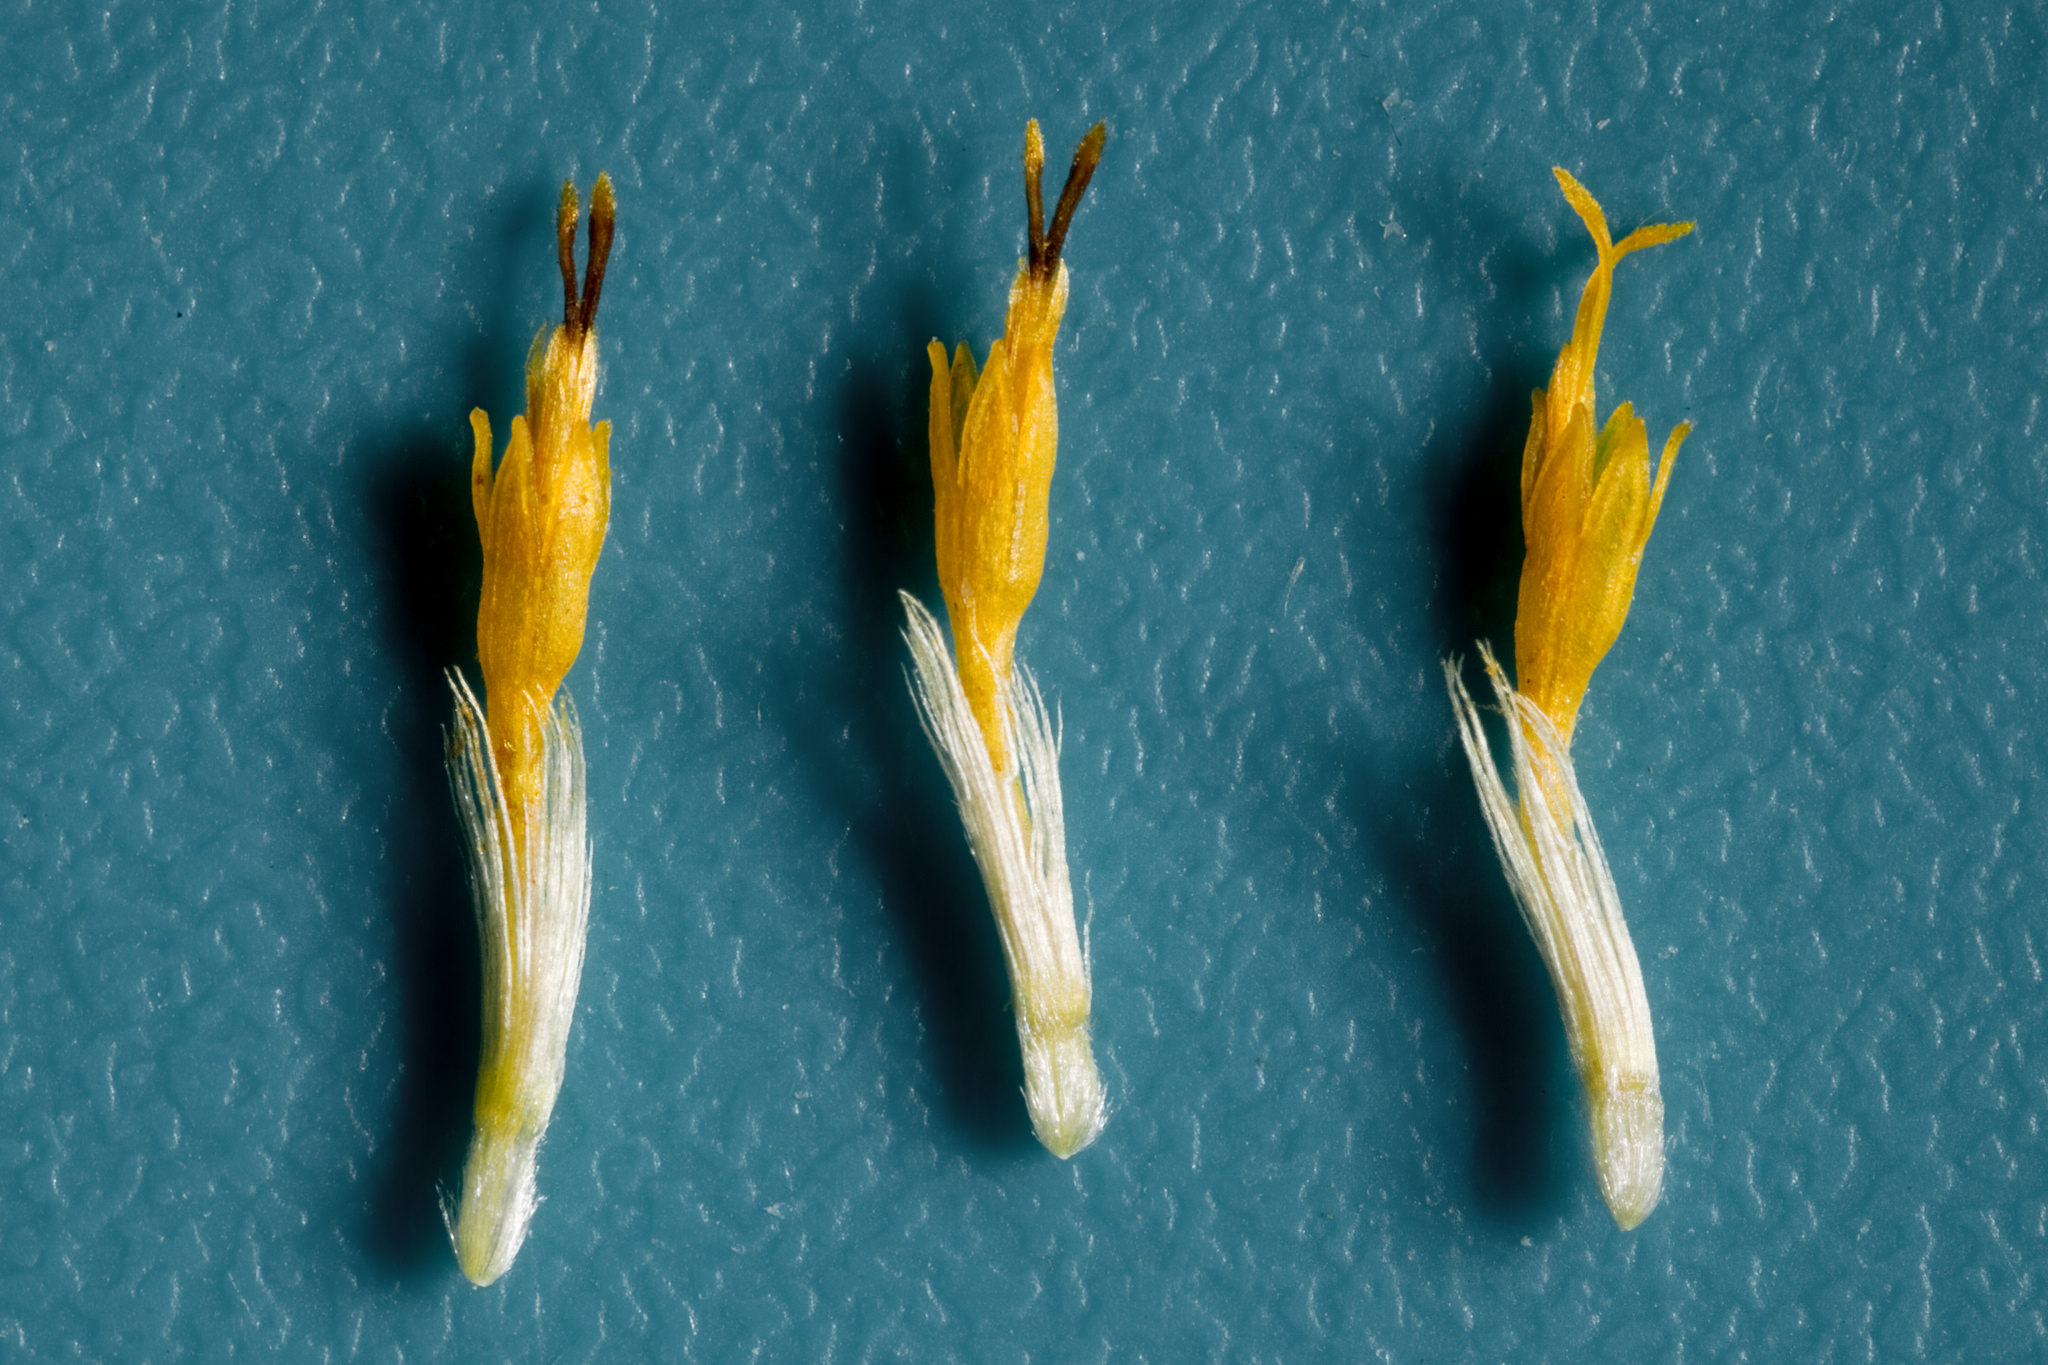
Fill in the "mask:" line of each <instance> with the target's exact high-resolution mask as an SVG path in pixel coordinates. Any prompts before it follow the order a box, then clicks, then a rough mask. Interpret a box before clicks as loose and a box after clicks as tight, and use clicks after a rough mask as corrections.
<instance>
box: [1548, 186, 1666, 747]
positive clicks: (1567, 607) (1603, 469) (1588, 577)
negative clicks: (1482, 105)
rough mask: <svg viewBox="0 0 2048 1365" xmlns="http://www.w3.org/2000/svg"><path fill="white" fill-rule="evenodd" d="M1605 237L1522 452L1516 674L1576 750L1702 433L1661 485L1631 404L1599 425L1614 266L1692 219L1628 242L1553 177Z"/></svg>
mask: <svg viewBox="0 0 2048 1365" xmlns="http://www.w3.org/2000/svg"><path fill="white" fill-rule="evenodd" d="M1553 174H1554V175H1556V176H1557V183H1558V184H1559V185H1561V186H1562V187H1563V188H1564V197H1565V198H1566V199H1567V200H1569V201H1570V202H1571V206H1572V207H1573V208H1574V209H1576V210H1577V211H1578V214H1579V217H1581V218H1583V219H1584V220H1585V223H1586V230H1587V231H1588V232H1590V233H1592V234H1593V244H1594V245H1595V246H1596V247H1598V248H1599V252H1600V259H1599V262H1598V263H1597V264H1596V265H1595V266H1594V267H1593V277H1592V278H1591V279H1589V280H1587V281H1586V288H1585V292H1584V293H1583V294H1581V295H1580V297H1579V314H1578V318H1577V320H1576V321H1575V323H1574V325H1573V327H1572V339H1571V340H1570V341H1568V342H1566V343H1565V347H1564V349H1563V350H1561V351H1559V352H1558V353H1557V364H1556V366H1555V367H1554V368H1553V369H1552V370H1551V372H1550V388H1549V389H1548V390H1547V391H1546V390H1543V389H1538V390H1537V391H1536V393H1535V395H1534V399H1533V406H1534V408H1535V414H1534V417H1533V419H1532V420H1531V421H1530V423H1529V441H1528V444H1527V445H1526V446H1525V447H1524V448H1523V451H1522V537H1523V539H1524V540H1525V541H1526V542H1527V544H1528V554H1527V556H1526V558H1524V559H1523V561H1522V590H1521V595H1520V599H1519V601H1518V602H1517V603H1516V611H1515V679H1516V682H1517V684H1518V686H1519V689H1520V691H1521V693H1522V695H1524V696H1526V697H1528V698H1530V699H1531V700H1533V701H1534V702H1535V703H1536V704H1537V705H1538V706H1540V707H1542V708H1543V713H1544V714H1545V715H1547V716H1549V717H1550V721H1551V724H1553V725H1555V726H1556V727H1557V732H1558V734H1560V735H1561V736H1563V737H1564V739H1565V741H1566V742H1567V743H1569V742H1570V740H1571V735H1572V729H1573V727H1574V725H1576V724H1577V722H1578V716H1579V706H1580V704H1581V703H1583V702H1584V701H1585V699H1586V684H1587V683H1588V682H1590V681H1591V680H1592V677H1593V670H1594V668H1595V667H1597V666H1598V665H1599V663H1600V660H1601V659H1603V658H1605V657H1606V655H1607V651H1608V650H1609V649H1611V648H1613V646H1614V642H1615V640H1616V639H1617V638H1619V636H1620V635H1621V623H1622V621H1623V620H1624V619H1626V618H1627V616H1628V605H1629V601H1630V599H1631V598H1633V597H1634V596H1635V590H1636V573H1637V571H1638V570H1639V569H1640V568H1641V567H1642V563H1643V547H1644V546H1645V545H1646V544H1648V543H1649V539H1650V528H1651V527H1652V526H1654V525H1655V524H1656V521H1657V509H1658V508H1659V507H1661V506H1663V504H1664V489H1665V488H1666V487H1667V486H1668V485H1669V484H1670V482H1671V464H1672V460H1673V458H1674V457H1676V456H1677V454H1678V447H1679V446H1680V445H1681V444H1682V443H1683V442H1684V440H1685V437H1686V433H1687V432H1689V431H1691V430H1692V428H1691V426H1690V425H1688V424H1686V423H1683V422H1681V423H1679V425H1678V427H1677V428H1676V429H1675V430H1674V431H1673V432H1672V433H1671V437H1670V439H1669V440H1667V441H1666V442H1665V443H1664V455H1663V458H1662V459H1661V460H1660V461H1659V462H1658V468H1657V473H1656V477H1655V480H1654V481H1653V480H1652V478H1651V473H1650V447H1649V441H1648V439H1647V438H1646V436H1645V434H1644V428H1643V420H1642V419H1641V418H1640V417H1638V416H1636V413H1635V409H1634V408H1633V407H1632V406H1631V405H1629V404H1627V403H1623V404H1622V405H1621V406H1620V407H1618V408H1616V409H1615V410H1614V413H1613V415H1612V416H1610V417H1609V418H1608V419H1607V425H1606V426H1604V427H1600V426H1597V425H1596V424H1595V421H1594V416H1593V365H1594V362H1595V361H1596V360H1597V359H1598V358H1599V352H1600V330H1601V327H1602V325H1603V324H1604V323H1605V322H1606V320H1607V301H1608V298H1609V296H1610V295H1611V294H1612V292H1613V289H1614V267H1615V264H1616V263H1617V262H1619V261H1620V260H1621V258H1622V257H1624V256H1626V255H1628V254H1629V253H1630V252H1632V251H1640V250H1642V249H1643V248H1644V247H1651V246H1658V245H1660V244H1662V243H1664V242H1669V241H1673V240H1675V239H1676V238H1679V237H1683V236H1684V235H1685V234H1686V233H1688V232H1691V231H1692V224H1691V223H1659V224H1656V225H1654V226H1651V227H1641V228H1637V229H1636V230H1635V231H1634V232H1631V233H1630V234H1629V235H1628V236H1626V237H1624V238H1623V239H1622V240H1621V242H1620V244H1619V245H1617V244H1616V243H1615V241H1614V239H1613V237H1612V236H1610V235H1609V234H1608V231H1607V216H1606V215H1605V214H1603V213H1602V212H1601V211H1600V205H1599V204H1597V203H1595V202H1594V200H1593V196H1592V195H1590V194H1588V193H1586V189H1585V187H1584V186H1583V185H1581V184H1579V182H1578V181H1576V180H1574V179H1573V178H1572V176H1571V173H1570V172H1569V171H1566V170H1564V169H1562V168H1559V169H1557V170H1555V171H1554V172H1553Z"/></svg>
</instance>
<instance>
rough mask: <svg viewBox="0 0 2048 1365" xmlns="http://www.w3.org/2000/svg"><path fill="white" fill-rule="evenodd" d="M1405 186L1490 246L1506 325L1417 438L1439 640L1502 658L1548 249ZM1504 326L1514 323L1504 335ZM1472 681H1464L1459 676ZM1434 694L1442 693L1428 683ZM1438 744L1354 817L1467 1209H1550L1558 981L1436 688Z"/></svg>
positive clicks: (1557, 1088) (1515, 570) (1470, 245)
mask: <svg viewBox="0 0 2048 1365" xmlns="http://www.w3.org/2000/svg"><path fill="white" fill-rule="evenodd" d="M1447 208H1448V206H1447V205H1429V204H1414V205H1411V206H1409V207H1408V208H1407V209H1405V210H1404V215H1405V216H1408V217H1409V218H1410V221H1414V222H1417V223H1418V224H1420V225H1422V226H1423V227H1424V229H1425V231H1427V232H1428V233H1429V234H1430V235H1431V236H1432V238H1433V239H1437V240H1442V241H1444V242H1445V243H1446V246H1447V249H1448V254H1449V256H1450V258H1451V259H1463V260H1473V261H1478V260H1480V259H1482V257H1481V254H1480V253H1481V252H1482V251H1484V250H1486V246H1483V245H1482V243H1485V244H1491V245H1492V246H1493V247H1494V248H1495V249H1494V253H1493V255H1492V257H1491V259H1490V260H1489V262H1488V274H1487V279H1488V281H1489V282H1490V284H1491V286H1492V293H1493V298H1492V300H1491V303H1490V305H1482V306H1481V309H1480V313H1481V318H1482V321H1483V322H1486V323H1490V324H1491V326H1490V327H1489V328H1488V330H1490V331H1491V332H1492V333H1493V334H1494V335H1495V336H1496V337H1500V338H1502V340H1501V341H1500V342H1499V343H1498V344H1497V345H1496V347H1495V348H1494V353H1493V354H1491V355H1489V356H1488V357H1487V369H1488V370H1489V371H1490V375H1491V378H1490V379H1489V381H1488V391H1487V393H1486V396H1485V405H1484V407H1483V408H1481V409H1480V411H1479V415H1478V418H1477V420H1476V421H1474V422H1472V423H1470V424H1469V425H1465V426H1463V427H1460V428H1453V429H1451V430H1449V431H1447V432H1443V433H1442V434H1440V435H1439V437H1438V439H1437V440H1436V441H1434V442H1433V443H1432V444H1431V447H1430V448H1429V449H1428V450H1426V451H1425V452H1424V453H1423V456H1422V468H1423V470H1424V476H1423V484H1422V489H1421V492H1422V494H1423V496H1424V497H1425V499H1426V501H1427V505H1428V508H1429V513H1430V516H1429V522H1428V525H1429V533H1430V534H1429V545H1428V552H1429V555H1430V557H1431V559H1432V561H1433V563H1432V564H1431V566H1430V567H1431V568H1432V569H1433V570H1434V574H1433V576H1434V579H1435V582H1436V585H1437V590H1436V593H1435V594H1434V598H1433V601H1434V617H1435V620H1434V622H1433V624H1434V630H1433V632H1432V633H1433V637H1434V640H1433V642H1434V644H1435V646H1436V654H1437V656H1438V657H1443V656H1455V657H1460V658H1463V659H1465V660H1467V661H1468V665H1469V661H1471V660H1473V659H1474V657H1475V655H1476V652H1477V650H1476V645H1477V642H1478V641H1480V640H1488V641H1490V642H1491V643H1492V644H1493V646H1494V648H1495V650H1496V652H1498V653H1499V654H1500V655H1501V656H1502V658H1503V659H1511V658H1512V655H1513V649H1514V622H1515V600H1516V595H1517V591H1518V588H1519V582H1520V577H1521V565H1522V552H1523V541H1522V525H1521V461H1522V449H1523V445H1524V442H1525V441H1526V439H1527V436H1528V430H1529V415H1530V407H1529V395H1530V391H1531V390H1532V389H1534V388H1537V387H1539V386H1541V385H1543V384H1544V383H1546V382H1547V380H1548V377H1549V359H1550V357H1549V356H1548V355H1546V354H1544V350H1545V347H1544V346H1543V345H1541V344H1539V343H1540V340H1541V338H1540V337H1539V336H1538V335H1537V334H1536V332H1535V331H1534V330H1533V326H1532V324H1533V321H1534V305H1535V303H1536V301H1537V300H1538V299H1539V298H1540V297H1541V295H1542V293H1543V292H1544V291H1545V290H1547V289H1548V288H1549V287H1550V284H1551V282H1552V274H1553V270H1554V269H1555V268H1556V267H1553V266H1552V264H1551V263H1550V262H1548V261H1546V260H1544V259H1543V258H1542V257H1541V255H1540V254H1539V253H1538V252H1536V251H1535V250H1534V249H1533V248H1531V247H1527V246H1510V247H1508V248H1506V249H1504V250H1503V249H1500V248H1499V246H1498V244H1500V243H1502V242H1507V243H1516V242H1517V240H1518V234H1517V232H1516V231H1515V230H1514V228H1513V226H1512V225H1511V224H1508V223H1506V222H1502V221H1492V220H1488V221H1484V222H1481V223H1478V224H1476V225H1475V222H1474V220H1473V218H1472V217H1471V216H1470V214H1469V211H1468V210H1467V211H1460V212H1457V213H1455V214H1453V213H1450V212H1447V211H1446V210H1447ZM1517 331H1522V332H1527V333H1528V335H1515V333H1516V332H1517ZM1467 685H1468V686H1476V682H1475V681H1474V680H1473V679H1468V682H1467ZM1440 695H1441V694H1440ZM1443 733H1444V735H1445V741H1444V745H1443V746H1441V747H1439V748H1438V749H1437V750H1435V751H1434V752H1432V753H1430V754H1429V755H1427V756H1423V757H1418V759H1417V760H1416V761H1415V762H1414V763H1413V764H1412V766H1411V769H1410V771H1408V772H1407V773H1405V774H1402V775H1401V777H1402V778H1403V785H1404V786H1406V788H1407V789H1408V790H1409V791H1410V792H1411V793H1412V794H1413V795H1412V800H1411V801H1410V802H1409V803H1407V804H1406V805H1393V804H1387V803H1383V802H1382V803H1374V802H1364V803H1362V806H1361V809H1360V821H1361V825H1362V828H1363V830H1364V835H1365V839H1366V841H1367V843H1368V846H1369V847H1371V848H1373V849H1374V850H1375V852H1376V853H1377V855H1378V859H1379V861H1380V863H1381V865H1382V867H1383V868H1384V869H1385V871H1386V875H1387V878H1388V887H1389V891H1390V892H1391V895H1390V897H1389V899H1390V900H1391V901H1392V903H1393V904H1394V905H1396V906H1399V907H1400V908H1401V910H1402V911H1404V912H1405V913H1406V915H1407V916H1408V918H1409V920H1410V925H1409V927H1410V928H1411V929H1412V930H1413V932H1414V933H1415V934H1416V936H1417V937H1418V938H1419V939H1420V940H1422V941H1423V942H1425V943H1426V944H1428V945H1429V947H1430V948H1431V952H1430V953H1429V954H1427V956H1428V958H1429V960H1430V961H1431V962H1432V963H1434V964H1435V967H1436V970H1437V973H1438V975H1439V977H1440V981H1441V985H1442V988H1443V992H1444V998H1445V999H1446V1001H1447V1002H1448V1004H1449V1007H1450V1010H1451V1013H1452V1015H1453V1017H1454V1019H1455V1021H1456V1025H1457V1029H1458V1033H1459V1036H1460V1038H1461V1039H1462V1040H1463V1043H1464V1046H1465V1050H1466V1055H1467V1058H1468V1060H1469V1064H1470V1067H1471V1075H1472V1092H1473V1097H1474V1101H1475V1103H1476V1106H1477V1120H1476V1127H1475V1130H1474V1132H1473V1133H1472V1142H1473V1146H1472V1175H1471V1179H1472V1185H1471V1189H1472V1195H1473V1202H1474V1206H1475V1208H1476V1210H1477V1212H1478V1213H1479V1214H1480V1216H1482V1217H1484V1218H1487V1219H1489V1220H1491V1221H1494V1222H1496V1223H1498V1224H1500V1225H1502V1226H1504V1227H1508V1228H1511V1229H1514V1228H1526V1227H1530V1226H1533V1225H1535V1224H1537V1223H1540V1222H1542V1221H1544V1220H1545V1219H1547V1218H1551V1217H1554V1216H1556V1214H1557V1212H1558V1211H1560V1210H1561V1209H1562V1207H1563V1206H1564V1202H1565V1198H1566V1191H1567V1188H1568V1178H1567V1177H1568V1172H1569V1170H1570V1169H1571V1167H1570V1162H1569V1157H1570V1153H1571V1151H1572V1148H1571V1146H1570V1145H1569V1144H1570V1141H1571V1136H1570V1134H1571V1131H1572V1126H1573V1123H1574V1119H1575V1116H1576V1114H1577V1105H1576V1102H1575V1094H1576V1086H1575V1080H1574V1077H1573V1075H1572V1071H1571V1067H1570V1065H1569V1060H1568V1058H1567V1056H1566V1050H1565V1046H1564V1032H1563V1025H1562V1023H1561V1022H1560V1020H1559V1018H1558V1011H1557V1002H1556V997H1555V993H1554V992H1553V990H1552V987H1551V985H1550V980H1549V976H1548V973H1547V972H1546V971H1545V969H1544V967H1543V960H1542V957H1541V956H1540V955H1539V953H1538V952H1537V950H1536V946H1535V944H1534V942H1533V941H1532V940H1531V939H1530V936H1529V931H1528V928H1527V926H1526V925H1525V924H1524V923H1523V922H1522V917H1521V913H1520V911H1519V910H1518V909H1517V907H1516V905H1515V902H1514V898H1513V894H1512V893H1511V892H1510V891H1509V889H1508V886H1507V882H1506V879H1505V877H1504V876H1503V874H1502V872H1501V869H1500V866H1499V858H1498V857H1497V855H1496V854H1495V851H1494V848H1493V843H1492V839H1491V836H1490V835H1489V833H1488V831H1487V829H1486V824H1485V820H1484V818H1483V816H1482V815H1481V814H1480V810H1479V801H1478V797H1477V795H1476V794H1475V793H1474V791H1473V786H1472V781H1471V777H1470V774H1469V771H1468V768H1467V765H1466V761H1465V757H1464V752H1463V750H1462V749H1461V748H1460V747H1458V745H1457V744H1456V741H1455V739H1454V738H1452V737H1451V735H1452V721H1451V713H1450V705H1449V701H1448V699H1445V701H1444V703H1443Z"/></svg>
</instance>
